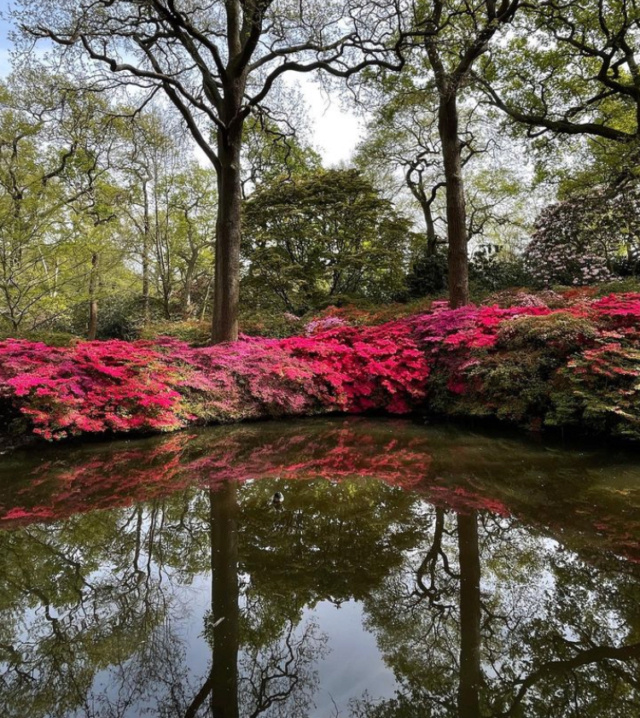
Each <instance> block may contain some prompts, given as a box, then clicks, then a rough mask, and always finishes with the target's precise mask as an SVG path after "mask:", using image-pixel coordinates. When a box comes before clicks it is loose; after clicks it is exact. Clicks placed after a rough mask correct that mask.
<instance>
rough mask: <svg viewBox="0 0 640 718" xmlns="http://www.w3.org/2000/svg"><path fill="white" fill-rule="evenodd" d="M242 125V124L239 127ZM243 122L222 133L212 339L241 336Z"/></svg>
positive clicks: (219, 146) (226, 339)
mask: <svg viewBox="0 0 640 718" xmlns="http://www.w3.org/2000/svg"><path fill="white" fill-rule="evenodd" d="M238 125H239V126H238ZM241 142H242V126H241V123H240V122H237V123H236V126H235V127H234V128H233V129H232V130H230V131H227V132H225V133H222V132H219V133H218V159H219V162H220V167H219V169H218V217H217V222H216V260H215V261H216V266H215V285H214V297H213V326H212V333H211V337H212V341H213V343H214V344H217V343H219V342H228V341H235V340H236V339H237V338H238V306H239V299H240V238H241V225H240V222H241V207H242V183H241V179H240V148H241V146H242V145H241Z"/></svg>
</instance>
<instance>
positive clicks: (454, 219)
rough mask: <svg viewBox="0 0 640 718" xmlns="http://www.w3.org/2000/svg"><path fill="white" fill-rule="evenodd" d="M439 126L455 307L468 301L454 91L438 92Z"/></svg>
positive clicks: (459, 154) (451, 294) (451, 302)
mask: <svg viewBox="0 0 640 718" xmlns="http://www.w3.org/2000/svg"><path fill="white" fill-rule="evenodd" d="M438 130H439V134H440V141H441V143H442V158H443V160H444V175H445V182H446V193H447V238H448V243H449V302H450V304H451V307H452V308H454V309H455V308H456V307H462V306H464V305H465V304H468V303H469V260H468V255H467V215H466V208H465V200H464V183H463V179H462V159H461V147H460V138H459V137H458V107H457V98H456V95H455V92H453V91H452V92H448V93H446V94H441V96H440V107H439V113H438Z"/></svg>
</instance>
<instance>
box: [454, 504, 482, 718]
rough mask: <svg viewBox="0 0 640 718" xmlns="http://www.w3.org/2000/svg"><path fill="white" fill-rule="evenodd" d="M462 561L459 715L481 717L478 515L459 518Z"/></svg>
mask: <svg viewBox="0 0 640 718" xmlns="http://www.w3.org/2000/svg"><path fill="white" fill-rule="evenodd" d="M458 552H459V557H460V684H459V686H458V715H459V717H460V718H478V717H479V716H480V551H479V546H478V515H477V512H476V511H472V512H471V513H470V514H469V515H466V516H465V515H462V514H458Z"/></svg>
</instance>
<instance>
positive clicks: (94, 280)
mask: <svg viewBox="0 0 640 718" xmlns="http://www.w3.org/2000/svg"><path fill="white" fill-rule="evenodd" d="M99 268H100V255H99V254H98V252H94V253H93V255H92V257H91V272H90V273H89V328H88V330H87V339H88V340H89V341H90V342H92V341H93V340H94V339H95V338H96V335H97V333H98V298H97V296H96V294H97V292H98V271H99Z"/></svg>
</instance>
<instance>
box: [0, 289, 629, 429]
mask: <svg viewBox="0 0 640 718" xmlns="http://www.w3.org/2000/svg"><path fill="white" fill-rule="evenodd" d="M554 296H555V298H554V303H553V308H550V307H549V306H548V305H547V304H546V303H545V302H544V301H542V299H540V298H538V299H536V301H531V298H528V299H527V301H517V299H516V301H514V305H513V306H508V307H504V306H479V307H478V306H466V307H462V308H460V309H455V310H451V309H449V308H448V307H447V305H446V304H445V303H441V302H440V303H437V302H434V303H433V306H432V309H431V311H430V312H428V313H423V314H419V315H415V316H409V317H403V318H401V319H397V320H395V321H390V322H387V323H385V324H379V325H375V326H354V325H352V324H350V323H349V322H348V321H347V320H345V319H341V320H340V321H329V322H324V323H321V322H319V323H318V324H317V325H314V326H313V327H312V328H311V330H310V331H308V333H307V334H306V335H305V336H296V337H290V338H286V339H264V338H259V337H258V338H256V337H242V338H241V340H240V341H238V342H236V343H233V344H221V345H217V346H214V347H204V348H195V347H190V346H189V345H187V344H186V343H184V342H180V341H178V340H176V339H172V338H163V339H160V340H156V341H153V342H151V341H138V342H133V343H128V342H121V341H107V342H81V343H78V344H76V345H74V346H72V347H64V348H53V347H49V346H46V345H44V344H41V343H33V342H27V341H23V340H7V341H4V342H0V382H1V384H0V406H2V411H3V414H4V415H5V416H4V420H5V422H6V421H7V416H9V415H12V416H13V417H14V428H15V426H16V425H18V426H19V425H20V421H19V419H20V417H21V418H22V422H23V423H24V422H25V421H26V422H27V423H28V425H29V428H30V429H31V430H32V431H33V432H34V433H36V434H39V435H41V436H43V437H45V438H47V439H58V438H63V437H65V436H69V435H77V434H97V433H104V432H127V431H137V432H145V431H147V432H149V431H168V430H173V429H177V428H180V427H183V426H185V425H187V424H190V423H206V422H231V421H239V420H243V419H257V418H265V417H276V416H304V415H312V414H322V413H330V412H348V413H360V412H365V411H370V410H377V411H386V412H391V413H397V414H405V413H409V412H412V411H418V410H419V411H433V412H436V413H441V414H447V415H480V416H494V417H497V418H499V419H506V420H510V421H515V422H518V423H522V424H526V425H529V426H534V427H539V426H543V425H563V426H565V425H569V426H570V425H575V426H578V427H582V428H587V429H593V430H597V431H600V432H604V433H608V434H614V435H620V436H625V437H629V438H634V439H639V438H640V411H638V410H637V409H636V406H637V404H638V401H637V400H638V398H639V397H638V392H639V391H640V294H617V295H610V296H607V297H604V298H600V299H594V298H592V297H589V296H588V295H585V294H584V293H576V294H575V295H574V296H573V297H567V296H565V297H564V298H560V301H558V297H557V295H554ZM16 417H17V418H18V421H16Z"/></svg>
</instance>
